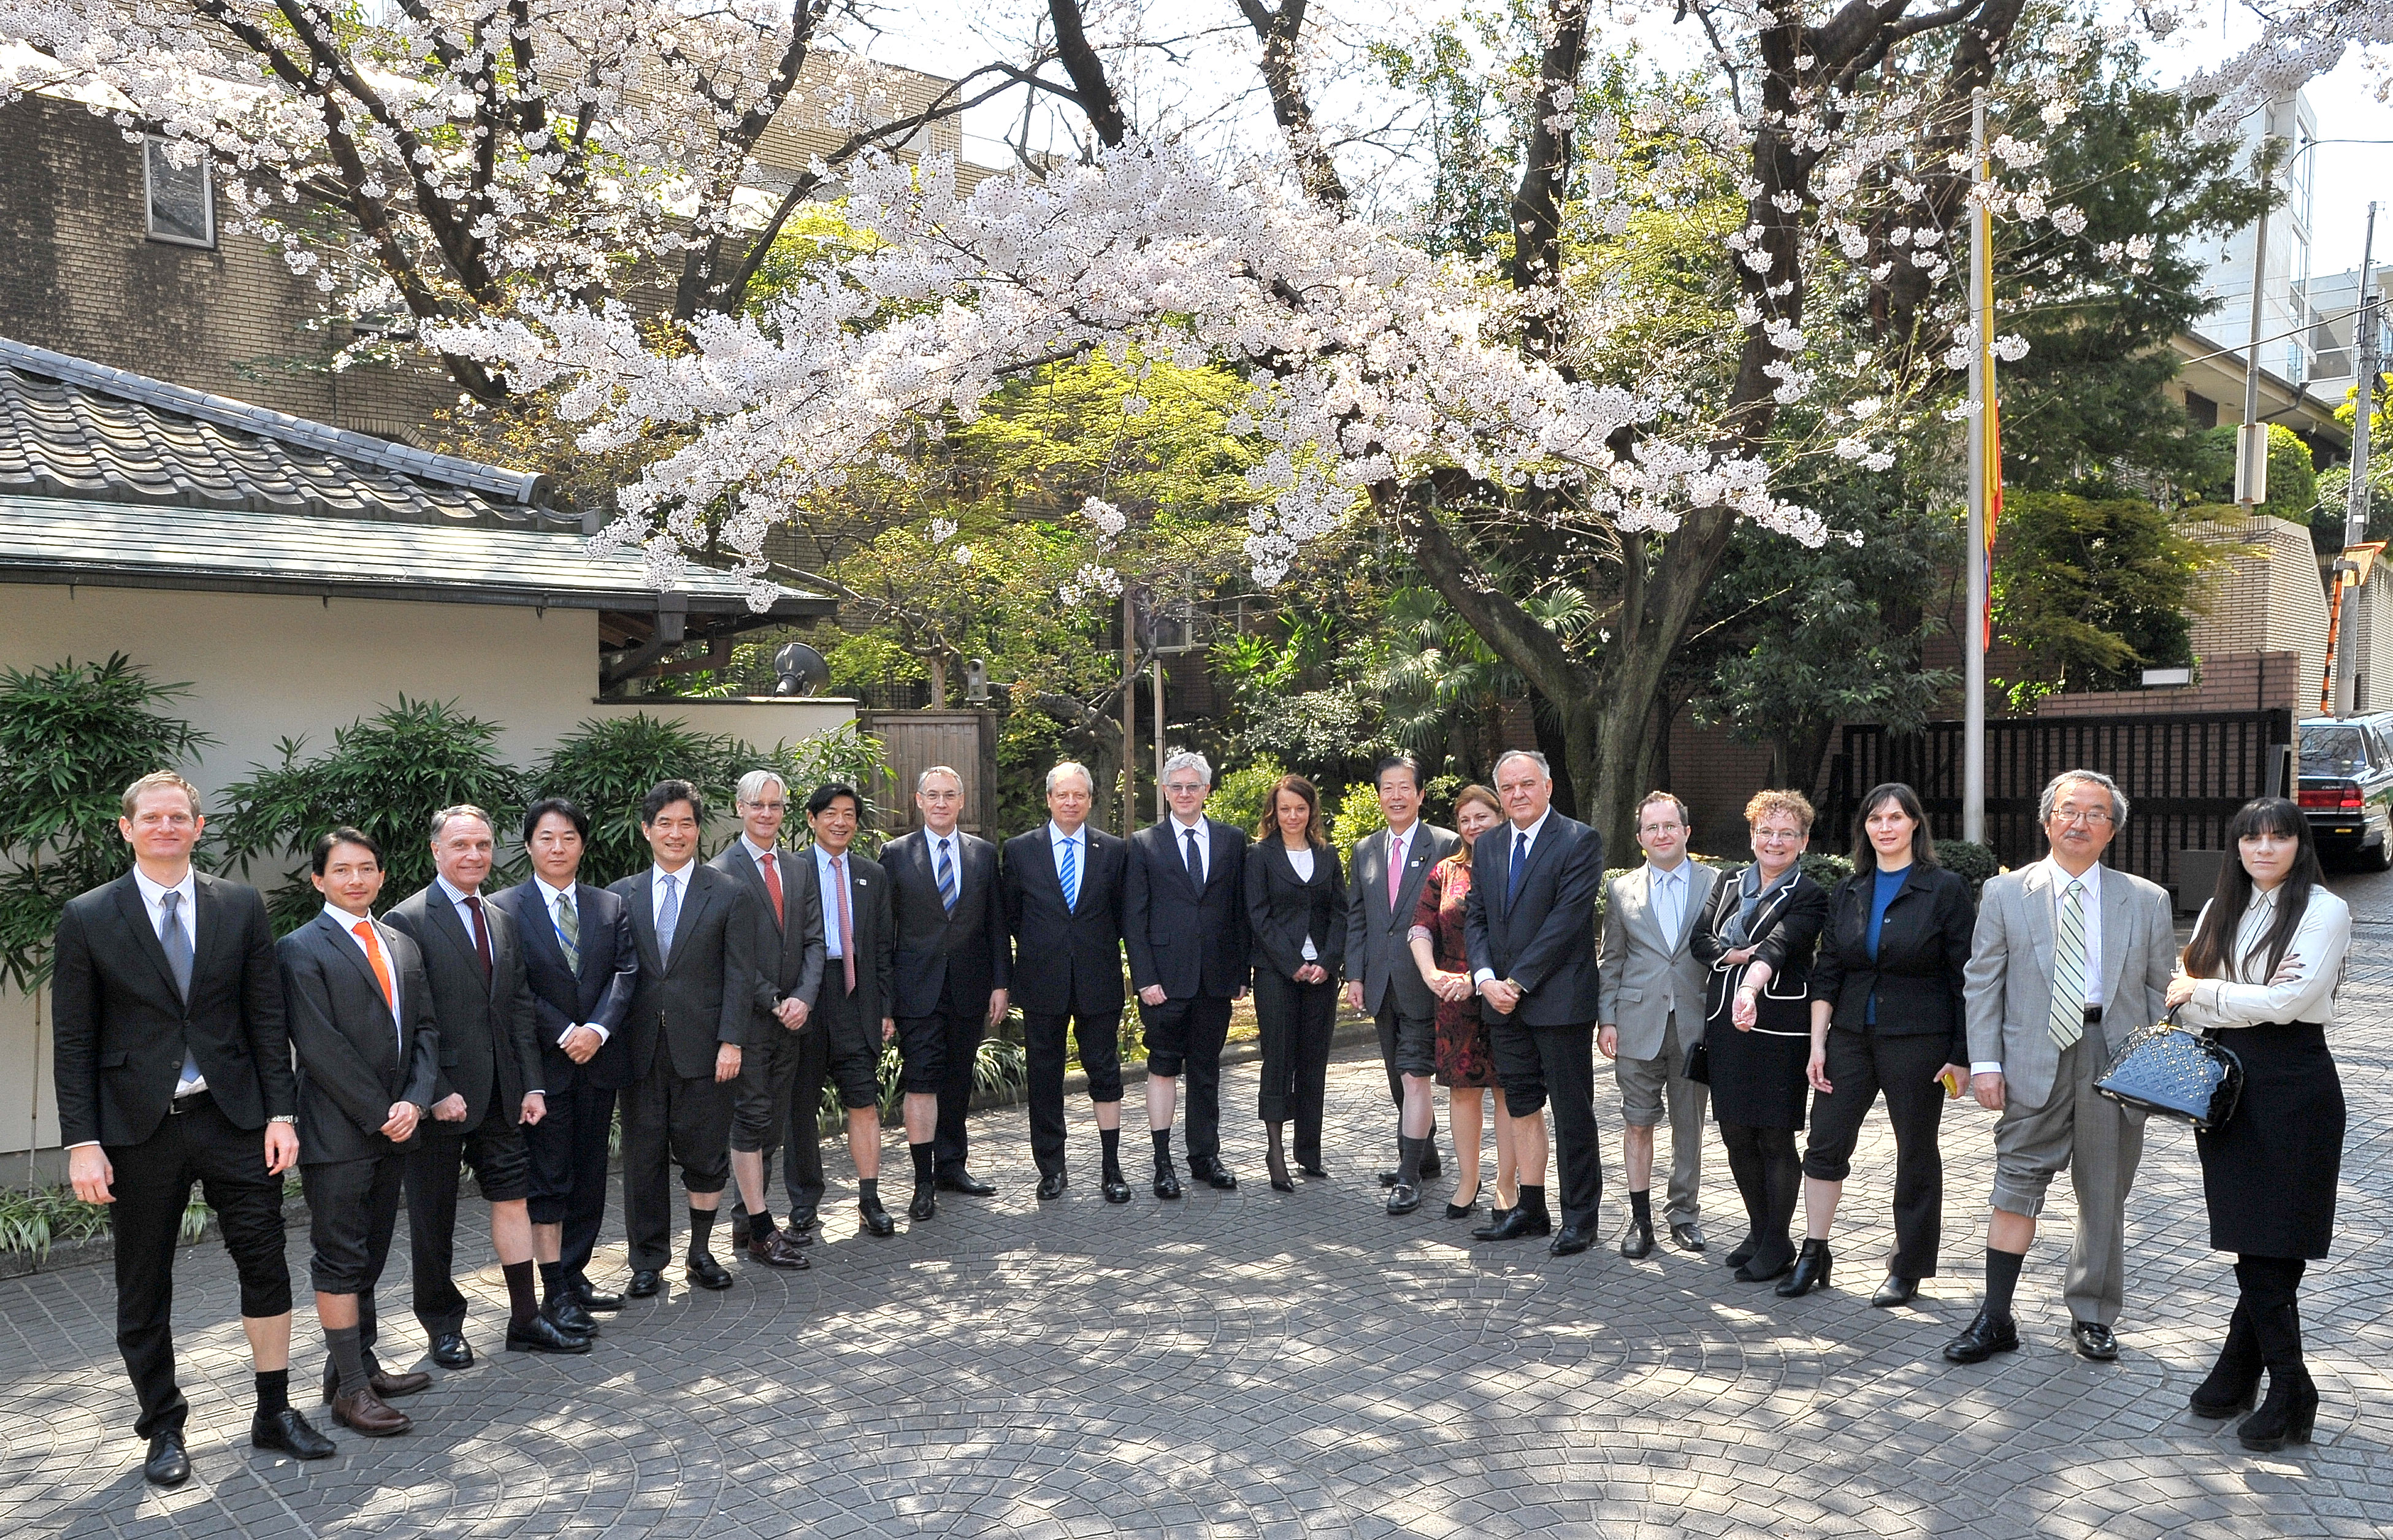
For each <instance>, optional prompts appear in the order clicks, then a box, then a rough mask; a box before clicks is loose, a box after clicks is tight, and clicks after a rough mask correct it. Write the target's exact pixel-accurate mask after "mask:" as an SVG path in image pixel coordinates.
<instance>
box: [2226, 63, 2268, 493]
mask: <svg viewBox="0 0 2393 1540" xmlns="http://www.w3.org/2000/svg"><path fill="white" fill-rule="evenodd" d="M2276 121H2277V104H2276V103H2275V102H2274V101H2271V102H2270V103H2269V105H2268V106H2267V107H2265V108H2263V109H2261V113H2260V142H2259V144H2258V146H2257V147H2256V148H2255V149H2254V150H2253V151H2252V169H2253V171H2254V172H2256V173H2257V174H2259V175H2260V176H2264V177H2266V178H2267V185H2268V186H2269V187H2270V188H2274V186H2275V185H2276V175H2275V173H2274V171H2273V170H2272V169H2271V168H2270V167H2269V143H2270V141H2271V140H2273V139H2274V138H2275V137H2276V136H2275V135H2273V134H2271V133H2269V129H2270V128H2271V127H2272V126H2273V125H2274V124H2276ZM2268 292H2269V211H2268V210H2266V209H2263V210H2261V211H2260V217H2259V218H2258V219H2256V220H2255V221H2254V222H2253V225H2252V322H2251V330H2250V332H2249V333H2246V338H2245V342H2244V345H2243V425H2242V426H2241V427H2238V428H2237V429H2236V430H2235V501H2236V502H2237V503H2238V504H2239V505H2240V506H2241V507H2242V508H2243V516H2244V517H2246V518H2249V517H2251V516H2253V515H2254V514H2256V513H2257V512H2258V511H2259V508H2260V504H2261V503H2263V502H2268V501H2269V427H2268V424H2265V423H2263V422H2261V421H2260V333H2261V330H2262V327H2261V322H2262V320H2263V316H2262V311H2263V308H2264V307H2265V304H2266V301H2267V296H2268Z"/></svg>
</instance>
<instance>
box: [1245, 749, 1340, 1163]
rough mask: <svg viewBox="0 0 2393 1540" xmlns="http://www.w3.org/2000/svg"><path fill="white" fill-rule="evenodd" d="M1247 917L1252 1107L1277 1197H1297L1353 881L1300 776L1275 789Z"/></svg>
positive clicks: (1317, 1120) (1332, 1025)
mask: <svg viewBox="0 0 2393 1540" xmlns="http://www.w3.org/2000/svg"><path fill="white" fill-rule="evenodd" d="M1247 920H1248V923H1249V930H1250V931H1251V933H1253V936H1254V964H1255V1024H1256V1026H1257V1027H1258V1029H1259V1030H1260V1031H1261V1034H1262V1043H1263V1076H1262V1089H1261V1090H1260V1091H1259V1092H1258V1093H1257V1095H1256V1099H1255V1100H1256V1108H1255V1111H1256V1114H1257V1116H1260V1117H1262V1120H1263V1126H1264V1128H1266V1129H1269V1130H1270V1136H1271V1145H1270V1148H1269V1150H1268V1151H1267V1152H1266V1154H1265V1156H1264V1164H1265V1165H1266V1166H1267V1167H1268V1168H1269V1169H1270V1172H1271V1184H1272V1191H1273V1192H1275V1193H1293V1192H1295V1191H1296V1183H1295V1181H1293V1180H1292V1179H1290V1177H1289V1176H1288V1146H1287V1143H1286V1134H1285V1130H1286V1129H1287V1127H1288V1121H1289V1120H1290V1119H1291V1118H1293V1119H1294V1120H1295V1123H1296V1152H1297V1155H1298V1157H1299V1158H1300V1159H1301V1160H1304V1161H1305V1162H1306V1163H1307V1164H1318V1163H1319V1161H1320V1159H1321V1119H1322V1104H1323V1103H1324V1101H1325V1100H1326V1099H1327V1093H1328V1080H1329V1038H1330V1036H1331V1034H1332V1033H1334V1032H1335V1031H1336V1030H1337V1026H1338V971H1339V967H1340V964H1341V963H1342V962H1343V961H1344V959H1345V955H1346V881H1345V877H1344V874H1343V873H1342V872H1341V871H1340V869H1339V865H1338V853H1337V852H1336V851H1335V850H1333V849H1331V848H1330V846H1329V842H1328V840H1327V838H1325V837H1324V834H1323V831H1322V828H1321V796H1320V793H1319V792H1317V791H1315V790H1314V789H1313V783H1312V782H1311V781H1309V780H1306V779H1305V778H1304V777H1302V776H1282V777H1280V778H1279V779H1278V780H1276V781H1275V782H1273V783H1272V790H1271V797H1270V799H1269V801H1268V802H1267V803H1265V811H1264V813H1263V816H1262V822H1261V823H1260V824H1259V825H1258V826H1257V827H1256V829H1255V842H1254V843H1253V845H1251V846H1249V848H1248V851H1247Z"/></svg>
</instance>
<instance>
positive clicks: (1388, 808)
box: [1297, 754, 1457, 1214]
mask: <svg viewBox="0 0 2393 1540" xmlns="http://www.w3.org/2000/svg"><path fill="white" fill-rule="evenodd" d="M1372 784H1373V786H1374V787H1375V788H1376V789H1377V790H1378V792H1379V796H1380V816H1382V817H1384V818H1386V819H1387V820H1388V823H1387V827H1386V828H1384V829H1374V830H1372V831H1371V832H1370V833H1368V834H1366V835H1364V836H1363V838H1362V839H1360V840H1358V841H1356V842H1355V843H1354V855H1353V859H1352V860H1351V861H1350V862H1349V863H1348V870H1347V882H1346V892H1347V895H1348V902H1347V905H1346V1006H1347V1009H1348V1010H1350V1011H1368V1012H1369V1013H1370V1014H1371V1016H1372V1018H1373V1019H1374V1020H1375V1021H1377V1022H1378V1024H1379V1027H1380V1064H1381V1065H1382V1066H1384V1067H1385V1068H1386V1070H1387V1072H1388V1095H1389V1096H1390V1097H1391V1098H1393V1100H1394V1102H1395V1103H1396V1108H1397V1118H1396V1138H1397V1148H1398V1149H1399V1150H1400V1151H1401V1150H1403V1149H1404V1148H1406V1145H1405V1141H1406V1140H1408V1139H1417V1140H1419V1141H1420V1143H1419V1146H1418V1148H1419V1150H1420V1154H1421V1160H1420V1166H1419V1168H1418V1169H1417V1170H1416V1171H1415V1172H1414V1173H1413V1176H1414V1178H1415V1179H1416V1180H1415V1181H1406V1179H1405V1170H1404V1165H1403V1161H1402V1158H1401V1156H1400V1157H1399V1159H1398V1163H1397V1168H1396V1169H1394V1170H1393V1171H1382V1172H1380V1185H1381V1186H1383V1187H1402V1188H1406V1191H1405V1192H1402V1193H1392V1194H1389V1198H1388V1205H1389V1211H1390V1212H1391V1213H1398V1214H1406V1213H1410V1212H1412V1210H1413V1209H1415V1208H1418V1207H1420V1193H1419V1182H1418V1179H1419V1178H1420V1177H1433V1176H1436V1175H1438V1174H1439V1172H1440V1170H1441V1169H1442V1168H1441V1167H1440V1165H1439V1164H1438V1158H1437V1114H1436V1112H1435V1110H1434V1108H1433V1107H1432V1103H1431V1100H1430V1095H1431V1083H1432V1077H1433V1076H1434V1075H1435V1074H1436V1073H1437V997H1436V996H1434V995H1432V994H1431V993H1430V992H1429V985H1428V984H1427V983H1425V982H1423V980H1422V978H1421V974H1420V968H1419V965H1418V964H1417V963H1415V962H1414V961H1413V954H1412V943H1411V941H1410V939H1409V937H1410V935H1411V933H1412V924H1413V910H1414V908H1415V907H1417V906H1418V905H1419V903H1420V891H1421V883H1422V881H1424V880H1425V879H1427V877H1428V876H1429V870H1430V868H1432V867H1433V866H1435V865H1437V864H1438V863H1439V862H1440V861H1443V860H1445V858H1446V857H1447V856H1449V855H1453V854H1454V847H1455V845H1456V843H1457V840H1456V838H1455V833H1454V830H1452V829H1440V828H1438V827H1437V826H1436V825H1434V824H1431V823H1425V822H1423V821H1422V820H1421V816H1420V809H1421V775H1420V761H1419V760H1417V759H1415V758H1413V757H1412V756H1411V755H1410V754H1396V755H1393V756H1391V757H1389V758H1387V759H1383V760H1381V761H1380V763H1379V767H1378V770H1377V772H1376V773H1375V774H1374V775H1373V777H1372ZM1312 1153H1313V1156H1314V1158H1313V1160H1312V1161H1310V1162H1306V1161H1305V1158H1304V1157H1305V1155H1306V1152H1305V1151H1303V1150H1299V1151H1297V1159H1298V1161H1299V1163H1300V1164H1303V1165H1305V1167H1306V1169H1308V1170H1312V1169H1314V1168H1317V1167H1318V1166H1319V1164H1320V1152H1319V1151H1317V1150H1316V1151H1314V1152H1312Z"/></svg>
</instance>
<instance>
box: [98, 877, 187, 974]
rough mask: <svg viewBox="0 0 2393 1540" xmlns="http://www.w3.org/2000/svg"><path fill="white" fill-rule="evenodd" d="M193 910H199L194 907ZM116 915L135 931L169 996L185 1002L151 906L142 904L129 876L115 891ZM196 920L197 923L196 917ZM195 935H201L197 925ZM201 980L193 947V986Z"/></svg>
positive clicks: (135, 936) (136, 942) (138, 941)
mask: <svg viewBox="0 0 2393 1540" xmlns="http://www.w3.org/2000/svg"><path fill="white" fill-rule="evenodd" d="M193 907H197V906H196V905H194V906H193ZM116 911H117V913H118V914H120V915H122V916H124V923H125V925H126V926H127V927H128V928H130V929H131V930H132V932H133V938H134V942H135V944H136V945H137V946H139V947H140V948H141V954H142V955H143V956H144V957H146V958H148V959H150V964H151V965H152V966H153V967H155V968H156V969H157V970H158V978H159V981H160V982H161V983H163V984H164V985H165V986H166V993H167V995H168V996H170V997H171V998H176V999H180V998H183V997H182V994H181V992H180V991H179V990H177V988H176V987H175V970H174V968H173V967H172V966H170V965H169V964H168V963H167V961H166V948H165V946H164V945H163V944H162V943H161V942H160V941H159V939H158V933H157V931H156V930H155V929H153V928H152V927H151V926H150V906H149V905H148V904H146V903H144V902H142V899H141V889H140V887H139V885H138V884H137V883H136V882H135V881H133V878H132V876H131V875H130V874H129V873H128V874H127V875H126V876H125V877H124V879H123V880H122V885H120V886H119V887H118V888H117V890H116ZM193 918H194V920H195V921H196V920H197V917H196V916H194V917H193ZM193 933H194V934H196V933H198V932H197V925H196V923H195V924H194V927H193ZM199 976H200V975H199V953H198V949H197V948H196V947H194V948H193V949H192V956H191V979H192V982H193V983H194V984H196V983H197V982H198V980H199Z"/></svg>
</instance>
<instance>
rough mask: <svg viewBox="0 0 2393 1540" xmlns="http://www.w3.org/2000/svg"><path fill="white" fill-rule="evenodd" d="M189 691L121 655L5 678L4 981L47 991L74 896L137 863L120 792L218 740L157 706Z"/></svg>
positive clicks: (0, 746)
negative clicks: (55, 947) (120, 827)
mask: <svg viewBox="0 0 2393 1540" xmlns="http://www.w3.org/2000/svg"><path fill="white" fill-rule="evenodd" d="M189 689H190V686H188V685H159V684H154V683H152V682H151V681H150V677H149V675H148V674H147V673H146V672H143V671H142V670H141V669H140V668H138V667H137V666H136V665H135V664H134V662H133V661H132V659H130V658H128V657H127V656H126V655H125V654H124V653H121V652H120V653H115V654H112V655H111V656H110V658H109V659H108V660H107V661H106V662H104V663H78V662H76V661H74V660H73V659H67V660H66V661H64V662H61V663H55V664H52V665H50V666H48V667H46V668H38V669H30V670H21V671H20V670H17V669H10V670H8V671H7V672H0V857H5V858H6V859H7V863H8V867H7V871H6V872H5V873H0V984H8V985H15V986H16V987H18V988H20V989H24V990H28V991H30V990H33V989H36V988H39V987H40V986H41V985H44V984H46V983H47V982H48V979H49V973H50V940H51V937H52V936H53V935H54V934H55V933H57V931H58V926H59V911H60V910H61V909H63V908H64V907H66V902H67V900H68V899H70V898H72V897H73V896H74V895H75V894H79V893H83V892H85V891H87V890H88V889H91V888H96V887H98V886H99V885H100V884H101V883H102V882H106V881H111V880H112V879H114V878H116V877H118V876H121V875H123V873H124V868H126V866H128V865H129V864H130V862H131V855H130V854H129V853H128V851H127V850H126V848H125V844H124V837H123V836H122V835H120V834H119V833H118V832H117V828H116V820H117V818H118V816H120V815H121V814H122V812H123V810H124V805H123V798H124V789H125V788H126V787H127V786H130V785H131V784H132V783H133V782H135V781H137V780H138V779H140V778H141V777H143V776H146V775H148V774H150V772H151V771H154V770H173V769H178V768H181V767H182V766H183V765H185V764H186V763H189V762H190V760H192V759H194V758H196V757H198V753H199V750H201V749H202V748H203V747H204V746H205V745H207V744H210V743H213V742H215V741H216V740H215V739H214V738H212V737H209V736H208V735H207V734H205V733H203V732H201V731H200V730H199V729H198V728H196V727H194V726H192V725H191V724H190V723H189V722H187V721H185V720H183V719H182V718H180V717H177V716H173V715H170V714H168V713H167V712H165V711H160V710H159V708H160V707H161V706H162V705H163V704H165V703H166V702H168V701H171V700H175V699H177V698H181V697H182V696H184V695H185V694H187V693H188V692H189Z"/></svg>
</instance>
